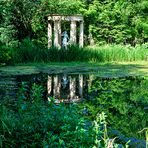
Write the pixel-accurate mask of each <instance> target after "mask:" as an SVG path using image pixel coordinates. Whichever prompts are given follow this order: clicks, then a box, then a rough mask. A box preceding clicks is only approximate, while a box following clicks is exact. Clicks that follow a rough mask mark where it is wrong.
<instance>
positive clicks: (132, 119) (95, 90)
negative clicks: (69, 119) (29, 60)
mask: <svg viewBox="0 0 148 148" xmlns="http://www.w3.org/2000/svg"><path fill="white" fill-rule="evenodd" d="M18 81H19V82H22V81H27V82H28V85H30V86H31V85H32V83H37V84H39V85H42V86H43V87H44V90H47V91H45V92H44V94H45V95H44V96H45V98H48V100H49V101H50V99H51V97H54V98H55V103H60V102H65V103H71V102H80V101H81V100H82V99H83V100H84V101H83V102H82V103H80V104H79V106H80V107H82V108H83V113H84V114H86V115H87V117H90V118H91V119H93V118H94V117H95V116H96V114H97V113H98V112H99V113H100V112H102V111H103V112H105V114H106V115H107V119H106V120H107V123H108V127H111V131H110V132H111V134H112V135H114V136H113V137H115V136H117V137H118V138H119V139H120V140H123V141H124V140H126V138H125V137H123V136H122V137H121V136H120V137H119V135H121V134H123V135H126V137H135V138H138V139H144V136H143V135H142V134H137V133H138V131H140V130H142V129H143V128H145V127H147V125H148V79H143V78H138V77H127V78H100V77H98V76H96V75H86V74H84V75H83V74H77V75H75V74H51V75H46V74H44V75H36V76H32V77H31V76H28V78H27V77H26V76H25V77H24V76H23V77H21V78H20V79H19V80H18ZM46 96H47V97H46ZM113 129H115V130H118V131H121V133H120V134H117V132H116V133H115V130H113Z"/></svg>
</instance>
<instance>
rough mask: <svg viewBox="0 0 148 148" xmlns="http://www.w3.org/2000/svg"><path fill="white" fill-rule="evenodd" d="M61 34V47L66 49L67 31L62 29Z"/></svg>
mask: <svg viewBox="0 0 148 148" xmlns="http://www.w3.org/2000/svg"><path fill="white" fill-rule="evenodd" d="M62 36H63V40H62V47H64V48H65V49H67V45H68V40H69V36H68V34H67V31H64V32H63V33H62Z"/></svg>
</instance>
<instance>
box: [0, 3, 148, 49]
mask: <svg viewBox="0 0 148 148" xmlns="http://www.w3.org/2000/svg"><path fill="white" fill-rule="evenodd" d="M52 13H54V14H55V13H60V14H83V15H84V18H85V43H86V44H88V43H89V40H90V38H91V39H92V38H93V40H94V42H95V43H98V44H105V43H118V44H119V43H124V44H131V45H135V44H139V43H140V44H141V43H145V42H146V41H147V39H148V17H147V16H148V1H147V0H126V1H125V0H103V1H102V0H73V1H71V0H1V1H0V42H1V44H4V45H7V46H13V47H14V46H18V44H19V43H20V42H21V41H22V40H24V39H25V38H31V40H34V41H35V42H37V43H39V44H42V45H45V46H46V45H47V15H48V14H52Z"/></svg>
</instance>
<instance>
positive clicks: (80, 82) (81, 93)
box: [79, 75, 83, 99]
mask: <svg viewBox="0 0 148 148" xmlns="http://www.w3.org/2000/svg"><path fill="white" fill-rule="evenodd" d="M79 95H80V98H81V99H82V98H83V75H79Z"/></svg>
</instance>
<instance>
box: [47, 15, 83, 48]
mask: <svg viewBox="0 0 148 148" xmlns="http://www.w3.org/2000/svg"><path fill="white" fill-rule="evenodd" d="M62 21H69V22H70V44H79V46H80V47H83V40H84V39H83V36H84V19H83V16H82V15H60V14H49V15H48V48H50V47H51V46H55V47H58V48H60V47H61V35H62V30H61V22H62ZM77 22H78V23H79V24H80V25H79V27H80V31H79V43H77V35H76V34H77V33H76V30H77V27H78V26H77ZM52 39H53V40H54V41H52Z"/></svg>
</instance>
